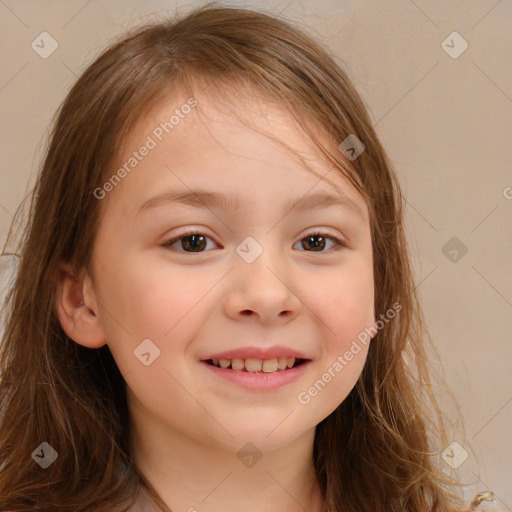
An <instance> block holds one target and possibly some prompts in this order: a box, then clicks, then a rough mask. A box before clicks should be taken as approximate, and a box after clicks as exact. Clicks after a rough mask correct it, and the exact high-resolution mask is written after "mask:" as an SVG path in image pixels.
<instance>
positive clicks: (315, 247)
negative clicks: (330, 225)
mask: <svg viewBox="0 0 512 512" xmlns="http://www.w3.org/2000/svg"><path fill="white" fill-rule="evenodd" d="M329 240H330V241H331V243H332V244H333V245H334V247H332V248H327V250H324V249H325V247H326V244H327V243H328V241H329ZM300 242H301V245H302V247H303V248H304V249H305V250H306V251H308V252H329V250H333V251H335V250H337V249H340V248H341V247H344V246H345V244H344V243H343V242H342V241H341V240H339V239H338V238H336V237H333V236H325V233H311V234H310V235H308V236H306V237H305V238H303V239H302V240H300Z"/></svg>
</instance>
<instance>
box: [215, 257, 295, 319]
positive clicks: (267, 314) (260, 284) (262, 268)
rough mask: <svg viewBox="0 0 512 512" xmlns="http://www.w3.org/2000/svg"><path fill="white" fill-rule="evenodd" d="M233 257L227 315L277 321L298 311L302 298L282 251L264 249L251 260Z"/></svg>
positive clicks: (292, 317)
mask: <svg viewBox="0 0 512 512" xmlns="http://www.w3.org/2000/svg"><path fill="white" fill-rule="evenodd" d="M236 258H237V259H236V263H235V269H234V270H233V271H232V272H230V275H231V278H230V279H231V281H230V285H229V292H228V295H227V297H226V301H225V304H224V307H225V312H226V314H227V315H228V316H229V317H230V318H232V319H234V320H237V321H240V320H244V321H251V322H256V323H260V324H276V323H277V324H279V323H287V322H290V321H291V320H293V319H294V318H295V317H296V316H297V315H298V314H299V312H300V310H301V308H302V302H301V300H300V298H299V297H298V296H297V292H296V290H295V287H296V283H294V282H293V281H294V280H293V277H292V272H291V271H290V268H289V265H287V263H286V261H285V258H284V255H282V254H279V253H276V252H274V253H273V254H271V253H270V251H269V250H264V251H263V253H262V254H261V255H260V256H259V257H258V258H257V259H256V260H254V261H253V262H252V263H247V262H246V261H244V260H243V259H242V258H239V257H238V256H236ZM286 267H288V269H286Z"/></svg>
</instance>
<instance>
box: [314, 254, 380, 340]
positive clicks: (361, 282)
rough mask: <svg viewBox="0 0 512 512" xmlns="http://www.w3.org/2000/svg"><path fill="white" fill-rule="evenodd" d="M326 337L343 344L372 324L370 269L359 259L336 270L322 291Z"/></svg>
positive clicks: (372, 287) (371, 278)
mask: <svg viewBox="0 0 512 512" xmlns="http://www.w3.org/2000/svg"><path fill="white" fill-rule="evenodd" d="M322 295H323V298H322V302H323V304H324V311H325V315H324V316H325V317H326V318H327V319H328V320H327V321H326V324H327V325H328V326H329V327H330V329H331V331H330V337H331V338H332V337H333V336H334V337H335V338H336V339H337V340H338V343H342V344H345V343H346V342H347V341H348V340H349V339H352V338H354V337H355V336H357V335H358V334H359V333H360V332H361V331H363V330H364V329H365V328H367V327H369V326H371V325H373V324H374V321H375V319H374V283H373V269H372V267H371V265H369V264H368V262H364V261H360V262H357V264H353V265H350V266H347V267H346V268H344V269H342V270H341V271H340V272H339V273H337V275H336V277H335V279H334V280H333V281H331V282H330V283H329V286H328V287H326V289H325V291H324V293H323V294H322Z"/></svg>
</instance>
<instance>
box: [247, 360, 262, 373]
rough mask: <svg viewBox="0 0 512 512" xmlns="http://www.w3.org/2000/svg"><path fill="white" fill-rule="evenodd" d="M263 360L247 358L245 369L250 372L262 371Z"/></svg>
mask: <svg viewBox="0 0 512 512" xmlns="http://www.w3.org/2000/svg"><path fill="white" fill-rule="evenodd" d="M261 366H262V361H261V359H246V360H245V369H246V370H247V371H248V372H261Z"/></svg>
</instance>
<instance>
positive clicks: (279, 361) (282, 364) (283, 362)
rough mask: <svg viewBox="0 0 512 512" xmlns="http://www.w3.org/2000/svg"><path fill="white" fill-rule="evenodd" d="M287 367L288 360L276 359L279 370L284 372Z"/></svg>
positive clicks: (285, 358)
mask: <svg viewBox="0 0 512 512" xmlns="http://www.w3.org/2000/svg"><path fill="white" fill-rule="evenodd" d="M287 365H288V358H287V357H278V358H277V367H278V368H279V369H280V370H284V369H285V368H286V366H287Z"/></svg>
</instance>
